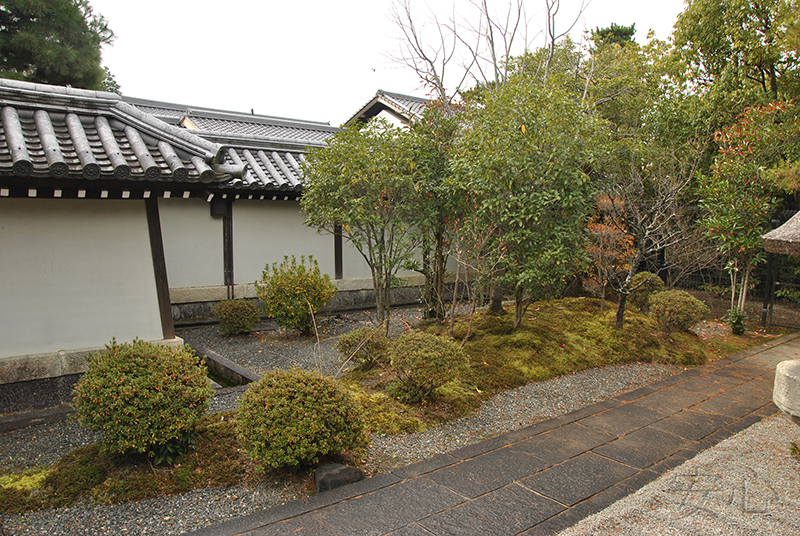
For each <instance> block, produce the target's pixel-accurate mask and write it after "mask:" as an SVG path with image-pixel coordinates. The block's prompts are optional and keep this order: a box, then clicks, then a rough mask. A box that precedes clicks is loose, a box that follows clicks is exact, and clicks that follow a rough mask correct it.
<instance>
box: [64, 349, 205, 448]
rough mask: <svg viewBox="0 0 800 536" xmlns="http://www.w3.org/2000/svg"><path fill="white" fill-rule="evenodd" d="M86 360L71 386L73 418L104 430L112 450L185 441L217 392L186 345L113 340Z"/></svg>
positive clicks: (105, 443)
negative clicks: (80, 373) (85, 364)
mask: <svg viewBox="0 0 800 536" xmlns="http://www.w3.org/2000/svg"><path fill="white" fill-rule="evenodd" d="M87 360H88V365H89V366H88V370H87V372H86V374H84V375H83V376H82V377H81V379H80V381H78V384H77V385H76V387H75V389H74V391H73V402H72V405H73V407H74V408H75V418H76V419H77V420H78V422H80V423H81V424H82V425H84V426H87V427H88V428H91V429H92V430H98V431H101V432H103V437H102V440H101V441H102V444H103V446H104V448H105V449H107V450H109V451H111V452H120V453H127V452H140V453H146V452H152V451H154V450H155V451H158V450H160V449H159V447H164V446H166V445H172V444H175V443H176V442H177V443H182V442H184V441H185V440H186V439H187V438H189V437H191V436H192V434H193V432H194V427H195V425H196V424H197V421H198V420H199V419H200V417H202V416H203V414H204V413H205V412H206V410H207V409H208V402H209V400H210V399H211V397H212V396H213V395H214V390H213V389H212V388H211V386H210V382H209V380H208V377H207V376H206V374H207V371H206V368H205V366H204V365H203V364H202V363H201V361H200V360H199V359H198V358H197V356H195V354H194V352H193V351H192V349H191V348H189V347H188V346H180V347H176V348H171V347H167V346H157V345H154V344H150V343H147V342H143V341H140V340H134V341H133V342H132V343H125V344H118V343H117V342H116V341H115V340H112V341H111V344H108V345H106V349H105V350H103V351H102V352H99V353H96V354H90V355H89V356H88V357H87Z"/></svg>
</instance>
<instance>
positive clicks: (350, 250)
mask: <svg viewBox="0 0 800 536" xmlns="http://www.w3.org/2000/svg"><path fill="white" fill-rule="evenodd" d="M342 272H343V273H342V277H343V278H344V279H360V278H367V277H372V272H370V270H369V265H367V261H365V260H364V257H363V256H362V255H361V253H359V252H358V250H357V249H356V248H355V246H353V244H351V243H350V241H349V240H348V239H347V236H342Z"/></svg>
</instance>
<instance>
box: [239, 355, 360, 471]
mask: <svg viewBox="0 0 800 536" xmlns="http://www.w3.org/2000/svg"><path fill="white" fill-rule="evenodd" d="M237 420H238V423H239V439H240V440H241V441H242V443H243V444H244V445H245V449H246V450H247V453H248V454H249V455H250V457H251V458H253V459H254V460H256V461H258V462H261V463H263V464H264V465H267V466H269V467H272V468H279V467H298V466H304V465H309V464H313V463H316V462H318V461H319V458H320V456H325V455H327V454H339V453H342V452H344V451H345V450H349V451H354V452H358V451H359V450H361V449H363V448H364V447H366V445H367V444H368V438H367V435H366V434H365V433H364V420H363V417H362V414H361V411H360V409H359V408H358V406H357V405H356V403H355V402H354V400H353V398H352V397H351V396H350V394H349V393H348V392H347V391H345V390H344V389H343V388H342V387H341V386H339V384H338V383H337V382H336V381H335V380H333V379H331V378H328V377H325V376H322V375H321V374H318V373H315V372H310V371H305V370H301V369H291V370H275V371H272V372H269V373H267V374H266V375H264V376H263V377H262V378H261V379H260V380H259V381H258V382H256V383H253V384H250V387H249V389H248V390H247V391H246V392H245V393H244V395H243V396H242V400H241V402H240V403H239V409H238V413H237Z"/></svg>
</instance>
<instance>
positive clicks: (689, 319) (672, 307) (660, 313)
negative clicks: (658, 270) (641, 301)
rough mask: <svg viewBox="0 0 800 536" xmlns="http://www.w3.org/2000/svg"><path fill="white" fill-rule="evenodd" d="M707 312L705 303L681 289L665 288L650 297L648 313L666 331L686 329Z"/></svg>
mask: <svg viewBox="0 0 800 536" xmlns="http://www.w3.org/2000/svg"><path fill="white" fill-rule="evenodd" d="M708 314H710V311H709V310H708V307H707V306H706V304H705V303H703V302H701V301H700V300H698V299H697V298H695V297H693V296H691V295H690V294H689V293H688V292H685V291H683V290H666V291H664V292H659V293H658V294H654V295H653V296H651V298H650V315H651V316H652V317H653V318H655V320H656V322H658V325H659V326H661V328H662V329H663V330H664V331H665V332H667V333H670V332H672V331H688V330H689V328H690V327H692V326H693V325H695V324H697V323H698V322H699V321H700V320H702V319H703V318H704V317H705V316H707V315H708Z"/></svg>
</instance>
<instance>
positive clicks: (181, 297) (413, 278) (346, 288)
mask: <svg viewBox="0 0 800 536" xmlns="http://www.w3.org/2000/svg"><path fill="white" fill-rule="evenodd" d="M398 279H400V280H401V281H403V282H404V286H405V287H415V286H422V285H423V284H424V283H425V276H423V275H409V276H403V277H399V278H398ZM331 282H332V283H333V284H334V285H335V286H336V288H337V290H339V292H352V291H361V290H372V278H371V277H364V278H350V279H334V280H331ZM233 296H234V298H257V297H258V295H257V294H256V287H255V284H253V283H247V284H239V285H234V286H233ZM169 297H170V302H171V303H173V304H180V303H200V302H213V301H222V300H227V299H228V289H227V287H225V286H224V285H215V286H208V287H181V288H171V289H169Z"/></svg>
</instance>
